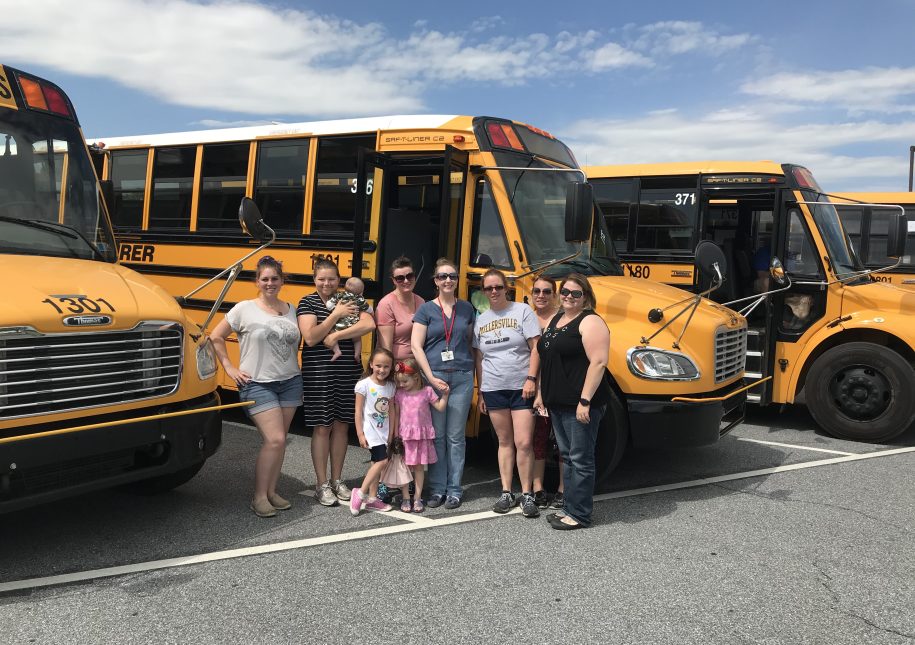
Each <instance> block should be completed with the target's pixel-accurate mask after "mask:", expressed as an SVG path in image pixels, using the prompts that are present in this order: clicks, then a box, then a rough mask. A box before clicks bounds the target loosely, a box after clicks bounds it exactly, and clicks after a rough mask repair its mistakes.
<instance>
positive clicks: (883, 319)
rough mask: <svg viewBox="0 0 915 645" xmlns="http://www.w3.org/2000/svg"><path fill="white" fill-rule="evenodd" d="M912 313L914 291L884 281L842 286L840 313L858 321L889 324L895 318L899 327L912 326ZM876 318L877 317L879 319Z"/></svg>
mask: <svg viewBox="0 0 915 645" xmlns="http://www.w3.org/2000/svg"><path fill="white" fill-rule="evenodd" d="M913 314H915V291H912V290H909V289H904V288H901V287H899V286H896V285H893V284H888V283H886V282H871V283H869V284H860V285H855V286H847V287H845V288H843V289H842V315H843V316H848V315H851V316H853V318H854V319H856V320H859V322H860V321H864V320H867V321H869V322H871V323H878V324H879V323H889V322H891V321H893V320H894V319H895V320H896V321H897V324H901V325H902V327H901V329H907V328H908V327H909V326H910V325H911V317H912V315H913ZM878 319H879V320H878Z"/></svg>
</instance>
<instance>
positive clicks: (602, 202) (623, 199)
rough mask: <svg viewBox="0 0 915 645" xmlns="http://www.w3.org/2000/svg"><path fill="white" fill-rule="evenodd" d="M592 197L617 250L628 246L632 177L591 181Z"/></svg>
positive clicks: (632, 190)
mask: <svg viewBox="0 0 915 645" xmlns="http://www.w3.org/2000/svg"><path fill="white" fill-rule="evenodd" d="M591 183H592V184H593V185H594V199H595V200H596V201H597V206H598V208H600V212H601V215H603V217H604V222H605V223H606V224H607V230H608V231H610V239H611V240H612V241H613V247H614V248H615V249H616V250H617V251H626V250H627V248H628V247H629V211H630V206H631V205H632V201H633V195H634V193H635V190H634V188H635V182H634V181H633V180H632V179H606V180H599V181H592V182H591Z"/></svg>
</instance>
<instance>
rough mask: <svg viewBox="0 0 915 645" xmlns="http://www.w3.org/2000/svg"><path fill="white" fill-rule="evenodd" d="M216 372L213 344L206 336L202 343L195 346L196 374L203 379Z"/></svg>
mask: <svg viewBox="0 0 915 645" xmlns="http://www.w3.org/2000/svg"><path fill="white" fill-rule="evenodd" d="M215 373H216V352H214V351H213V344H212V343H210V339H209V338H207V339H206V341H204V343H203V345H201V346H200V347H198V348H197V376H199V377H200V380H201V381H204V380H206V379H208V378H210V377H211V376H213V374H215Z"/></svg>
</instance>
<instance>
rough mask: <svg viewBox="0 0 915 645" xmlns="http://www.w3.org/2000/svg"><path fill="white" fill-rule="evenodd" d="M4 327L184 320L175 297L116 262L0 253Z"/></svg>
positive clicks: (71, 328)
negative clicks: (108, 262)
mask: <svg viewBox="0 0 915 645" xmlns="http://www.w3.org/2000/svg"><path fill="white" fill-rule="evenodd" d="M0 276H3V278H4V279H3V280H2V283H0V302H2V303H3V307H2V309H0V328H2V327H22V326H28V327H33V328H34V329H36V330H37V331H39V332H43V333H60V332H75V331H77V330H79V329H83V330H85V331H90V330H92V331H105V330H109V329H130V328H132V327H134V326H135V325H136V324H137V323H138V322H140V321H141V320H163V321H184V318H185V317H184V314H183V313H182V312H181V309H180V307H179V306H178V303H177V302H175V299H174V298H172V297H171V296H169V295H168V294H167V293H166V292H165V291H164V290H163V289H162V288H160V287H158V286H156V285H154V284H153V283H151V282H150V281H148V280H147V279H145V278H144V277H142V276H141V275H139V274H138V273H136V272H134V271H131V270H130V269H127V268H125V267H122V266H120V265H117V264H107V263H103V262H95V261H86V260H74V259H69V258H51V257H33V256H21V255H19V256H17V255H0Z"/></svg>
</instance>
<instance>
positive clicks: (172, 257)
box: [92, 115, 746, 473]
mask: <svg viewBox="0 0 915 645" xmlns="http://www.w3.org/2000/svg"><path fill="white" fill-rule="evenodd" d="M92 142H93V145H95V146H96V147H98V148H99V149H103V150H105V151H107V154H106V155H105V159H104V164H103V165H104V167H105V176H106V177H107V178H109V179H110V180H111V182H112V191H113V195H114V197H113V203H114V209H113V219H114V223H115V226H116V228H117V233H118V238H119V241H120V251H119V256H120V258H121V262H123V263H125V264H127V265H128V266H130V267H131V268H134V269H136V270H137V271H140V272H142V273H144V274H145V275H147V276H148V277H150V278H151V279H153V280H155V281H157V282H158V283H159V284H161V285H162V286H163V287H164V288H165V289H166V290H167V291H168V292H169V293H172V294H174V295H178V294H184V293H187V292H188V291H189V290H190V288H191V286H192V285H193V284H194V283H195V282H196V281H198V280H200V279H201V278H206V277H208V276H210V275H212V274H213V272H215V271H216V269H217V268H218V267H220V266H222V265H224V264H225V261H226V259H227V258H229V257H231V256H233V255H237V253H238V247H239V246H240V245H244V244H245V241H244V240H242V239H240V238H239V236H238V235H237V234H236V233H235V232H234V230H233V229H232V228H231V227H226V226H225V222H226V221H227V220H229V219H231V213H229V212H228V209H229V208H230V206H231V204H233V203H235V202H237V200H238V198H239V197H241V196H243V195H247V196H250V197H251V198H252V199H254V201H255V202H256V203H257V205H258V206H259V208H260V210H261V212H262V213H263V214H264V219H265V220H266V221H267V223H269V224H270V225H271V226H272V227H273V228H274V229H276V230H277V233H278V236H279V237H278V239H277V241H276V242H275V244H274V247H273V250H272V251H271V253H272V254H273V255H274V256H275V257H277V258H278V259H280V260H282V261H283V262H284V269H285V270H286V271H287V272H288V278H287V282H286V287H285V289H284V291H283V296H284V298H285V299H286V300H288V301H290V302H292V303H296V302H297V301H298V299H299V298H300V297H301V296H303V295H305V294H307V293H309V292H311V291H313V275H312V270H313V266H314V263H315V261H316V260H318V259H319V258H330V259H332V260H333V261H334V262H336V263H337V264H338V266H339V267H340V268H341V273H342V274H343V275H344V276H346V275H356V276H360V277H362V278H363V280H364V281H365V283H366V294H367V296H368V297H370V298H376V299H377V298H379V297H381V296H382V295H383V294H384V293H386V292H388V291H389V290H390V289H391V280H390V276H389V265H390V263H391V260H393V259H394V258H396V257H397V256H399V255H407V256H409V257H410V258H411V259H412V260H413V263H414V266H415V268H416V270H417V274H418V280H417V286H416V292H417V293H418V294H419V295H421V296H423V297H424V298H426V299H428V298H430V297H432V296H433V291H432V290H433V282H432V276H431V273H432V267H433V265H434V263H435V260H436V258H438V257H440V256H445V257H450V258H453V259H454V260H455V261H456V262H457V264H458V267H459V268H460V273H461V279H460V292H459V295H460V296H461V297H463V298H466V299H469V300H471V301H472V302H475V303H478V302H480V300H481V298H480V296H481V295H482V294H480V293H479V288H480V281H481V276H482V274H483V273H484V272H485V271H486V269H488V268H489V267H498V268H500V269H502V270H503V271H505V272H506V274H508V275H509V276H510V280H511V282H512V295H511V297H513V298H515V299H516V300H519V301H527V300H528V298H529V295H530V289H531V287H532V285H533V280H534V277H535V275H536V273H537V272H539V271H544V270H545V271H547V272H549V273H551V274H556V275H559V274H563V273H569V272H571V271H581V272H584V273H588V274H590V275H592V276H594V278H593V282H594V288H595V291H596V293H597V300H598V303H599V304H598V312H599V313H600V314H601V315H602V316H603V317H604V319H605V320H606V321H607V323H608V325H609V326H610V329H611V332H612V337H613V340H612V342H611V356H610V377H611V380H612V382H613V383H614V386H615V390H616V398H615V399H614V406H613V413H612V414H608V415H607V419H608V421H607V427H608V428H609V429H611V431H608V432H604V433H601V440H600V446H599V448H598V452H599V454H600V468H601V472H602V473H608V472H609V471H610V470H611V469H612V466H613V465H615V463H616V460H618V459H619V455H620V454H621V453H622V449H623V447H624V446H625V445H626V443H627V441H629V439H630V438H631V440H632V443H633V444H634V445H636V446H658V445H660V446H676V445H702V444H708V443H713V442H715V441H717V439H718V438H719V436H720V434H721V432H722V431H723V430H726V429H729V428H730V427H731V426H732V424H733V423H736V422H737V421H739V420H740V419H741V418H742V415H743V404H744V398H745V394H744V393H743V392H741V391H739V390H740V388H741V387H742V383H741V381H742V377H743V367H744V355H743V348H744V346H745V342H746V321H745V320H744V319H743V318H742V317H740V316H738V315H736V314H735V313H734V312H733V311H731V310H729V309H727V308H724V307H721V306H719V305H716V304H714V303H711V302H709V301H706V300H701V301H695V304H694V306H693V299H692V298H691V296H690V294H685V293H684V292H683V291H682V290H679V289H674V288H671V287H667V286H664V285H651V286H646V285H645V283H644V282H643V281H639V280H634V279H631V278H627V277H623V276H622V275H621V270H620V266H619V263H618V261H617V258H616V256H615V254H614V252H613V249H612V247H611V246H609V244H608V238H607V231H606V228H605V227H604V223H603V219H594V213H595V211H594V209H593V202H592V201H591V200H590V198H587V199H585V200H584V201H581V200H579V201H578V202H577V203H578V206H577V207H576V208H577V210H574V213H576V214H577V216H578V217H579V221H580V220H581V218H585V224H586V233H584V234H583V235H581V236H579V237H583V239H581V240H578V241H575V240H573V241H568V240H569V238H568V236H567V234H566V230H565V221H566V207H567V201H568V200H567V191H568V190H569V189H570V186H575V187H580V186H586V184H584V183H583V181H582V180H583V173H582V172H581V170H580V169H579V168H578V164H577V163H576V161H575V158H574V156H573V155H572V153H571V152H570V151H569V149H568V148H567V147H566V146H565V145H564V144H563V143H562V142H561V141H559V140H558V139H556V138H555V137H553V136H552V135H551V134H549V133H548V132H545V131H543V130H541V129H538V128H536V127H533V126H530V125H527V124H524V123H519V122H516V121H512V120H509V119H503V118H493V117H472V116H454V115H449V116H428V115H427V116H390V117H381V118H364V119H350V120H341V121H319V122H311V123H295V124H279V125H269V126H258V127H248V128H238V129H225V130H210V131H201V132H185V133H175V134H159V135H148V136H126V137H114V138H112V137H100V138H97V139H93V140H92ZM592 224H593V226H592ZM252 277H253V273H252V272H251V271H250V270H248V271H246V272H243V273H242V274H241V278H240V280H239V282H238V283H236V285H235V286H234V287H233V288H232V290H231V291H230V292H229V294H228V297H227V302H226V304H225V305H224V306H223V310H225V309H227V308H228V307H229V306H231V304H232V303H233V302H235V301H238V300H240V299H242V298H247V297H251V295H252V293H253V292H254V287H253V285H252ZM213 294H214V291H209V292H206V291H204V292H201V293H200V294H199V295H198V296H197V297H196V298H191V299H188V301H187V305H186V311H187V312H188V314H189V315H191V316H195V315H199V314H198V310H199V311H204V310H206V309H208V308H209V307H210V306H211V304H212V298H213ZM684 298H687V302H686V303H685V304H684V305H683V307H692V308H693V311H692V313H691V315H690V316H686V315H684V316H682V317H681V318H680V319H679V320H677V321H676V322H675V323H673V324H670V325H666V326H665V324H666V323H667V322H668V320H665V321H663V322H651V321H649V320H648V318H647V314H648V312H649V310H651V309H652V308H655V307H665V306H668V305H673V304H674V303H677V302H679V301H682V300H684ZM687 318H689V321H687ZM649 339H650V342H649ZM368 345H369V343H364V346H366V347H367V346H368ZM230 349H231V346H230ZM222 385H223V386H225V387H232V384H231V383H230V382H228V381H227V380H225V379H224V380H223V381H222ZM476 432H477V426H476V424H475V423H471V424H469V428H468V433H469V435H471V436H472V435H474V434H475V433H476Z"/></svg>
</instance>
